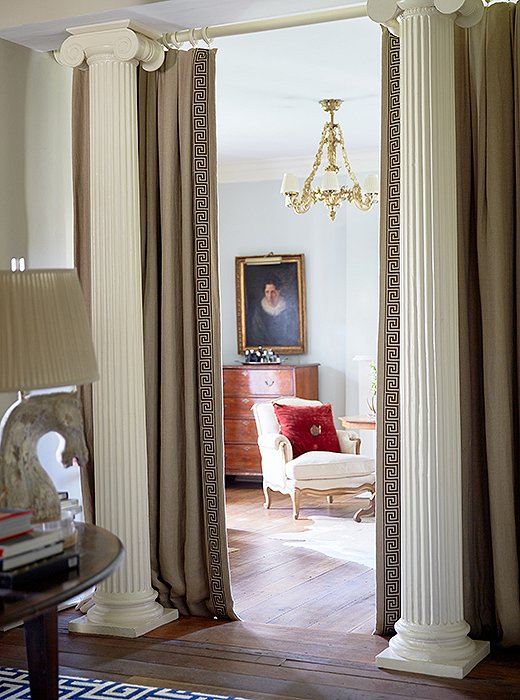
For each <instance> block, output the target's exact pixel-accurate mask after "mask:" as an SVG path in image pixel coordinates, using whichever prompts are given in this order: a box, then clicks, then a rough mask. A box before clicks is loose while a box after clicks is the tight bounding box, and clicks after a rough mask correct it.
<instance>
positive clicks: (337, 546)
mask: <svg viewBox="0 0 520 700" xmlns="http://www.w3.org/2000/svg"><path fill="white" fill-rule="evenodd" d="M307 520H308V521H309V522H310V524H309V525H307V526H306V527H305V530H304V531H303V532H284V533H280V534H279V535H271V536H270V537H271V539H275V540H283V542H284V544H286V545H287V546H289V547H305V548H307V549H313V550H314V551H316V552H321V553H322V554H325V555H326V556H328V557H334V559H340V560H342V561H353V562H356V563H357V564H362V565H363V566H368V567H369V568H370V569H375V549H376V524H375V519H374V518H367V519H365V520H363V521H362V522H360V523H356V522H355V520H353V519H352V517H348V518H330V517H328V516H326V515H315V516H314V517H312V518H307Z"/></svg>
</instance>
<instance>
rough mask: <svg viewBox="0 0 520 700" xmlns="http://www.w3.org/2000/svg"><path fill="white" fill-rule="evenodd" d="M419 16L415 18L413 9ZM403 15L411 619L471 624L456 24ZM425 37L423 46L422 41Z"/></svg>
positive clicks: (404, 428)
mask: <svg viewBox="0 0 520 700" xmlns="http://www.w3.org/2000/svg"><path fill="white" fill-rule="evenodd" d="M408 12H410V15H408ZM408 12H405V14H404V15H403V17H402V19H401V41H402V49H401V50H402V52H403V53H402V55H401V61H402V65H403V69H404V70H403V72H402V75H401V96H402V97H401V124H402V141H401V143H402V156H403V163H406V164H408V166H410V165H411V166H412V167H404V168H403V171H402V177H401V184H402V188H401V217H402V219H401V220H402V226H401V232H402V237H401V250H402V266H401V303H402V309H403V313H402V324H401V334H402V335H401V337H402V342H401V417H402V423H401V446H402V448H401V449H402V451H401V469H402V484H403V492H402V503H403V511H402V512H403V520H402V523H401V525H402V542H403V549H402V587H403V592H404V595H403V599H402V617H403V619H405V620H406V621H407V622H409V623H417V624H430V625H439V624H449V623H458V622H460V621H461V620H462V555H461V493H460V488H461V486H460V463H461V456H460V408H459V406H460V403H459V371H458V309H457V303H456V301H457V294H458V293H457V229H456V223H457V222H456V215H457V211H456V199H455V192H456V180H455V167H456V163H455V121H454V118H453V115H454V110H455V105H454V98H455V95H454V76H453V66H454V63H453V20H452V19H451V17H448V16H444V15H441V14H439V13H438V12H437V10H435V8H429V11H421V12H412V11H408ZM419 37H420V41H415V39H416V38H419Z"/></svg>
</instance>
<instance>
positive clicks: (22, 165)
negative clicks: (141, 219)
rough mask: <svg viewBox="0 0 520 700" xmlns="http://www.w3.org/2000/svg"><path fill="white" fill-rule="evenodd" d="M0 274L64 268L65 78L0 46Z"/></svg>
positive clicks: (38, 57) (67, 219) (67, 245)
mask: <svg viewBox="0 0 520 700" xmlns="http://www.w3.org/2000/svg"><path fill="white" fill-rule="evenodd" d="M0 65H1V66H2V70H1V71H0V104H1V105H2V108H1V109H0V210H1V211H2V216H1V217H0V269H7V268H8V267H9V260H10V258H11V257H22V256H24V257H26V258H27V259H28V265H29V266H30V267H50V266H53V267H70V266H71V265H72V261H73V257H72V243H73V241H72V185H71V146H70V135H71V128H70V100H71V80H72V71H70V70H68V69H66V68H63V67H62V66H59V65H58V64H57V63H56V61H55V60H54V59H53V58H52V57H51V56H50V55H49V54H42V53H37V52H35V51H31V50H30V49H26V48H24V47H21V46H18V45H16V44H12V43H10V42H8V41H2V40H0Z"/></svg>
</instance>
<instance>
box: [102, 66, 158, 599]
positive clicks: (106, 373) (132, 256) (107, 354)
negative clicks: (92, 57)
mask: <svg viewBox="0 0 520 700" xmlns="http://www.w3.org/2000/svg"><path fill="white" fill-rule="evenodd" d="M135 73H136V68H135V62H134V61H132V62H120V61H111V60H108V61H107V60H102V61H96V62H95V63H92V64H91V65H90V129H91V132H90V133H91V178H90V192H91V215H92V220H91V223H92V245H91V256H92V258H91V264H92V316H93V319H92V320H93V335H94V343H95V347H96V348H97V350H98V358H99V365H100V374H101V381H100V382H97V383H96V384H94V441H95V446H96V447H95V448H96V455H95V469H96V474H95V477H96V519H97V522H98V523H99V524H100V525H102V526H103V527H106V528H107V529H108V530H110V531H111V532H114V533H115V534H117V535H118V536H119V537H120V538H121V539H122V540H123V542H124V545H125V550H126V558H125V562H124V563H123V565H122V566H121V567H120V568H119V569H118V571H116V573H115V574H114V575H113V576H112V577H110V578H109V579H108V580H107V581H106V582H105V583H103V584H101V585H100V586H99V590H106V591H110V592H116V591H117V592H128V591H139V590H144V589H146V588H148V587H149V586H150V567H149V561H150V545H149V536H148V479H147V471H146V463H147V456H146V424H145V414H144V359H143V325H142V301H141V269H140V265H141V263H140V237H139V218H138V217H139V201H138V197H139V188H138V165H137V114H136V74H135ZM116 96H117V99H114V97H116ZM109 465H110V466H109Z"/></svg>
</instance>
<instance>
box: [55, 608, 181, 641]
mask: <svg viewBox="0 0 520 700" xmlns="http://www.w3.org/2000/svg"><path fill="white" fill-rule="evenodd" d="M178 617H179V612H178V610H174V609H173V608H163V613H162V615H155V616H154V617H153V618H152V619H149V620H146V621H142V622H138V623H135V622H129V624H127V625H125V624H114V623H112V622H111V623H106V624H103V623H99V622H91V621H90V620H89V619H88V616H87V615H83V617H78V619H77V620H71V621H70V622H69V632H74V634H99V635H102V636H105V637H132V638H135V637H141V636H142V635H143V634H146V633H147V632H151V631H152V630H154V629H157V628H158V627H162V626H163V625H166V624H167V623H168V622H174V621H175V620H177V619H178Z"/></svg>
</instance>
